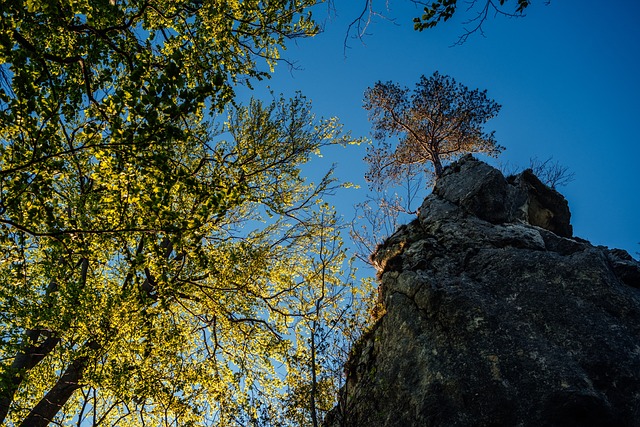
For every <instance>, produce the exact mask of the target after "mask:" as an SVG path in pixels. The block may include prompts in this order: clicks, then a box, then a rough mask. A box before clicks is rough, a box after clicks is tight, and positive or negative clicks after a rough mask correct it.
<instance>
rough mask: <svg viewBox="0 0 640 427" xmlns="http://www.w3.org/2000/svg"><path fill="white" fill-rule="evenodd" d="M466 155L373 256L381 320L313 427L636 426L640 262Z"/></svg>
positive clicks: (560, 206)
mask: <svg viewBox="0 0 640 427" xmlns="http://www.w3.org/2000/svg"><path fill="white" fill-rule="evenodd" d="M569 219H570V213H569V208H568V205H567V202H566V200H565V199H564V198H563V197H562V195H560V194H559V193H557V192H556V191H555V190H552V189H550V188H548V187H546V186H544V185H543V184H542V183H541V182H540V181H539V180H538V179H537V178H536V177H535V176H534V175H533V174H531V173H530V171H525V172H523V173H522V174H520V175H518V176H515V177H509V178H504V177H503V176H502V174H501V173H500V172H499V171H498V170H496V169H494V168H492V167H491V166H489V165H487V164H485V163H482V162H480V161H477V160H476V159H474V158H473V157H470V156H467V157H465V158H463V159H461V160H460V161H459V162H457V163H454V164H453V165H451V166H450V167H448V168H447V169H446V171H445V173H444V174H443V176H442V177H441V178H440V179H439V180H438V182H437V184H436V187H435V188H434V191H433V193H432V194H431V195H430V196H429V197H427V199H425V201H424V203H423V204H422V207H421V209H420V213H419V215H418V218H416V219H415V220H414V221H413V222H411V223H410V224H408V225H406V226H403V227H401V228H400V229H399V230H398V231H397V232H396V233H395V234H393V235H392V236H391V237H389V239H387V241H386V242H385V243H384V244H383V245H381V246H380V247H379V248H378V250H377V251H376V253H375V254H374V255H373V257H372V259H373V260H374V263H375V264H376V265H377V267H378V269H379V278H380V298H381V302H382V304H383V307H384V315H383V316H382V317H381V318H380V319H379V320H378V321H377V323H376V324H375V325H374V326H373V328H372V329H371V330H370V331H368V332H367V333H366V334H365V335H364V337H363V338H362V340H361V341H360V342H359V343H358V344H357V345H356V346H355V347H354V348H353V349H352V355H351V358H350V360H349V362H348V363H347V365H346V367H345V370H346V372H347V383H346V385H345V387H344V389H343V398H342V402H341V403H340V405H339V406H338V407H336V408H335V409H334V410H333V411H332V412H330V413H329V415H328V416H327V419H326V420H325V426H326V427H339V426H342V427H360V426H362V427H364V426H372V427H392V426H393V427H401V426H402V427H411V426H447V427H455V426H478V427H479V426H487V427H488V426H522V427H528V426H531V427H533V426H536V427H539V426H583V427H590V426H640V264H639V263H638V262H637V261H635V260H634V259H633V258H632V257H631V256H630V255H629V254H628V253H626V252H625V251H622V250H619V249H614V250H609V249H607V248H605V247H594V246H592V245H591V244H589V243H588V242H587V241H585V240H582V239H578V238H574V237H573V236H572V229H571V225H570V222H569Z"/></svg>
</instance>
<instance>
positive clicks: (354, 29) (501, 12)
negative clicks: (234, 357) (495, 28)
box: [345, 0, 551, 46]
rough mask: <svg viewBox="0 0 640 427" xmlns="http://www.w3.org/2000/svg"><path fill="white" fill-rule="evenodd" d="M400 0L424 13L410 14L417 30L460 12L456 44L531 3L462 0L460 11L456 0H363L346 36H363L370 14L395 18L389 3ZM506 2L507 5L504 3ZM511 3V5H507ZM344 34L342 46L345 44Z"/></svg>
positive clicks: (521, 0)
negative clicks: (490, 22) (360, 9)
mask: <svg viewBox="0 0 640 427" xmlns="http://www.w3.org/2000/svg"><path fill="white" fill-rule="evenodd" d="M401 1H405V2H407V1H408V2H411V3H413V4H414V5H415V6H416V7H417V8H420V7H421V8H422V10H423V13H422V15H420V16H417V17H414V18H413V28H414V29H415V30H416V31H424V30H425V29H429V28H433V27H435V26H437V25H438V24H440V23H441V22H446V21H448V20H449V19H451V18H452V17H454V15H463V16H464V17H465V18H464V21H463V23H462V25H463V32H462V34H461V35H460V37H459V38H458V41H457V42H456V43H455V44H456V45H460V44H463V43H465V42H466V41H467V39H468V38H469V37H470V36H472V35H473V34H476V33H479V34H482V35H484V29H483V25H484V24H485V23H486V21H487V20H488V19H489V18H491V17H495V16H505V17H512V18H517V17H523V16H525V12H526V9H527V8H528V7H530V6H531V3H532V2H531V0H469V1H464V2H463V3H464V5H463V6H461V9H463V11H462V12H459V10H458V7H459V4H458V1H457V0H435V1H423V0H362V12H361V13H360V14H359V15H358V16H356V17H354V19H353V21H352V22H351V23H350V25H349V28H348V30H347V35H346V38H348V37H355V38H362V37H364V36H365V35H366V34H367V30H368V29H369V26H370V24H371V23H372V20H373V18H375V17H381V18H384V19H390V20H393V21H395V20H396V17H392V16H391V13H390V9H391V6H392V5H393V4H395V3H399V2H401ZM541 2H542V3H544V4H546V5H548V4H550V3H551V1H550V0H543V1H541ZM506 3H508V5H507V6H505V4H506ZM509 6H513V7H509ZM400 25H403V24H400ZM346 38H345V46H346Z"/></svg>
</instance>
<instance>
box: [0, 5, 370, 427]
mask: <svg viewBox="0 0 640 427" xmlns="http://www.w3.org/2000/svg"><path fill="white" fill-rule="evenodd" d="M314 3H315V1H310V0H283V1H272V2H266V3H265V2H257V1H256V2H254V1H242V2H240V1H218V0H158V1H149V0H139V1H133V0H131V1H127V0H96V1H88V0H80V1H76V0H66V1H54V0H49V1H26V2H22V1H15V0H3V1H1V2H0V10H1V11H2V12H0V13H2V20H1V23H0V58H1V63H2V65H1V66H0V245H1V247H2V248H3V250H2V253H1V254H0V307H1V308H0V334H1V335H0V420H1V421H0V422H3V423H4V424H5V425H8V426H18V425H21V426H45V425H48V424H49V423H51V422H54V423H58V424H62V425H69V424H71V423H73V424H77V425H93V426H138V425H158V426H159V425H165V426H169V425H175V426H189V425H202V424H208V425H220V426H228V425H242V426H245V425H305V424H310V423H311V421H312V419H314V417H315V418H317V416H316V413H315V412H316V411H318V412H320V413H321V412H322V411H323V410H327V409H329V408H328V406H330V405H331V402H332V401H331V399H332V394H331V393H333V392H335V386H336V385H335V383H334V379H332V378H330V377H329V376H328V375H327V372H328V371H327V370H328V369H330V368H331V367H332V365H331V364H332V363H335V361H333V359H331V357H332V356H333V354H331V353H330V352H328V351H327V350H326V349H324V348H323V346H324V347H326V346H327V343H328V340H331V339H338V340H339V339H341V338H339V337H338V338H332V337H329V336H327V331H328V330H332V331H336V330H340V329H341V328H344V330H345V334H343V335H339V336H342V337H348V336H349V333H350V331H353V330H354V329H356V327H355V326H354V325H356V324H357V322H359V319H361V317H358V313H357V310H358V309H357V307H356V305H357V304H356V305H347V304H346V303H345V302H344V301H345V300H349V301H352V300H353V301H352V302H354V301H355V300H356V299H357V295H354V294H353V292H358V290H357V289H353V288H351V287H348V286H347V284H348V282H349V280H350V276H349V270H348V266H347V264H346V262H347V261H348V260H346V259H345V256H344V253H343V251H341V250H340V247H341V246H340V245H341V242H340V238H339V224H338V222H337V219H336V216H335V213H334V212H333V210H332V209H331V207H329V206H328V205H326V203H324V202H323V201H322V196H323V194H325V193H326V192H329V191H331V190H332V189H333V188H334V187H335V186H336V185H338V184H337V183H336V182H335V181H334V179H333V178H332V177H331V175H330V174H327V175H326V176H325V177H324V178H323V179H321V180H320V182H317V183H315V184H313V183H308V182H306V181H305V180H304V179H303V177H302V175H301V166H302V165H303V164H304V163H306V162H307V161H308V160H309V159H310V158H311V157H312V156H313V155H314V154H317V153H319V151H320V150H321V149H322V148H323V147H325V146H328V145H334V144H347V143H351V142H353V141H352V140H351V138H350V137H349V136H348V134H343V133H342V130H341V127H340V125H339V124H338V123H337V121H336V120H333V119H330V120H319V119H316V118H315V117H314V116H313V114H312V113H311V111H310V107H309V104H308V102H307V101H306V100H305V99H304V98H303V97H301V96H297V97H295V98H293V99H291V100H286V99H283V98H274V99H273V100H272V101H271V102H267V103H264V102H260V101H257V100H254V101H251V103H250V104H248V105H246V106H242V105H237V104H236V103H235V102H232V101H233V95H234V87H235V86H236V85H238V84H250V82H251V80H252V79H260V78H264V77H266V76H267V75H268V74H267V73H266V72H265V71H264V70H263V68H264V67H270V66H271V67H272V66H274V65H275V63H276V61H278V58H279V52H280V50H281V49H282V48H283V47H284V42H285V40H286V39H287V38H291V37H300V36H307V35H312V34H314V33H315V32H316V26H315V24H314V23H313V21H312V20H311V16H310V14H308V13H307V12H306V10H307V8H308V7H309V6H311V5H312V4H314ZM208 114H211V116H212V118H211V119H207V117H208V116H207V115H208ZM221 120H224V123H222V122H221ZM330 319H331V321H330ZM344 339H348V338H344ZM310 350H312V351H310ZM312 401H313V403H314V404H313V405H311V402H312ZM327 402H329V403H327ZM288 413H289V414H291V413H297V414H298V416H297V418H293V417H289V418H287V417H286V414H288Z"/></svg>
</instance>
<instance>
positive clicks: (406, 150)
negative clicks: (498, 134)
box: [364, 72, 502, 188]
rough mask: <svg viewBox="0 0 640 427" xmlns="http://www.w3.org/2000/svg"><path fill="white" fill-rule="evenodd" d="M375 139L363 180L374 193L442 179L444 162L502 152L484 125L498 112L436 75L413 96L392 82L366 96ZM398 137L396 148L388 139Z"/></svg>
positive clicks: (479, 95) (481, 96)
mask: <svg viewBox="0 0 640 427" xmlns="http://www.w3.org/2000/svg"><path fill="white" fill-rule="evenodd" d="M364 108H365V109H366V110H367V111H369V120H370V121H371V123H372V127H373V136H374V138H376V139H377V140H378V141H379V142H380V143H379V144H378V145H377V146H372V147H370V148H369V149H368V152H367V156H366V157H365V160H366V161H367V163H369V170H368V172H367V174H366V178H367V180H368V181H369V182H371V183H372V185H373V186H374V187H376V188H380V187H383V186H384V185H385V184H386V183H389V182H395V183H398V182H399V181H400V180H402V179H404V178H405V177H411V176H415V175H416V174H418V173H427V174H431V173H434V174H435V176H436V177H438V176H440V174H441V173H442V170H443V161H445V160H451V159H454V158H456V157H459V156H461V155H463V154H466V153H486V154H489V155H496V154H498V153H499V152H500V151H501V150H502V147H501V146H500V145H498V144H497V142H496V140H495V136H494V132H490V133H486V132H485V131H484V124H485V123H486V122H487V121H488V120H489V119H491V118H493V117H494V116H496V115H497V114H498V112H499V111H500V105H499V104H498V103H496V102H495V101H493V100H492V99H490V98H488V97H487V92H486V91H480V90H479V89H474V90H470V89H469V88H467V87H466V86H464V85H463V84H460V83H457V82H456V81H455V79H453V78H451V77H449V76H446V75H442V74H440V73H438V72H435V73H434V74H433V75H432V76H430V77H425V76H422V77H421V78H420V81H419V82H418V83H417V84H416V87H415V89H414V90H413V92H411V93H410V92H409V89H408V88H402V87H400V86H399V85H397V84H395V83H393V82H386V83H382V82H378V83H376V84H375V85H374V86H373V87H370V88H368V89H367V90H366V91H365V93H364ZM392 136H398V137H399V138H400V139H399V142H398V144H397V146H396V147H395V148H392V145H391V144H390V143H389V142H388V141H387V138H388V137H392Z"/></svg>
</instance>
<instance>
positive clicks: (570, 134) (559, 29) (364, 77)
mask: <svg viewBox="0 0 640 427" xmlns="http://www.w3.org/2000/svg"><path fill="white" fill-rule="evenodd" d="M374 1H375V0H374ZM335 3H336V8H337V11H336V14H335V15H332V16H329V15H328V14H327V9H326V5H320V6H318V7H317V8H316V10H315V15H316V18H317V19H319V20H322V21H325V20H326V22H325V23H324V27H325V31H324V32H323V33H322V34H320V35H318V36H316V37H314V38H312V39H304V40H298V41H296V43H291V44H290V46H289V49H288V50H287V52H285V54H284V56H285V57H286V58H287V59H288V60H292V61H295V62H296V65H297V67H298V68H299V69H298V70H294V71H290V70H289V69H288V68H287V66H286V65H284V64H282V65H280V66H279V67H278V68H277V69H276V72H275V73H274V75H273V78H272V79H271V80H270V81H267V82H263V83H261V84H259V85H257V86H256V89H255V92H254V95H255V96H257V97H262V98H264V97H265V96H266V86H270V87H271V88H272V89H273V90H274V91H275V92H276V93H284V94H285V95H289V96H291V95H293V94H294V92H295V91H301V92H302V93H303V94H304V95H306V96H307V97H308V98H309V99H311V100H312V102H313V107H314V111H315V113H316V114H317V115H318V116H324V117H330V116H336V117H338V118H339V119H340V120H341V122H342V123H343V124H344V126H345V128H346V129H349V130H351V131H352V133H353V134H354V135H355V136H369V135H370V126H369V122H368V120H367V116H366V112H365V111H364V110H363V109H362V94H363V92H364V90H365V89H366V88H367V87H368V86H371V85H373V84H374V83H375V82H376V81H378V80H383V81H387V80H393V81H395V82H397V83H400V84H402V85H405V86H409V87H412V86H413V85H414V84H415V82H417V81H418V78H419V77H420V75H422V74H425V75H430V74H432V73H433V72H434V71H436V70H438V71H440V72H441V73H444V74H448V75H450V76H452V77H454V78H455V79H456V80H457V81H459V82H460V83H463V84H465V85H467V86H469V87H470V88H480V89H487V90H488V94H489V96H490V97H492V98H493V99H495V100H496V101H497V102H499V103H500V104H502V111H501V112H500V114H499V116H498V117H497V118H495V119H493V120H491V121H490V122H489V124H488V129H490V130H491V129H493V130H495V131H496V137H497V139H498V142H499V143H500V144H501V145H503V146H505V147H506V148H507V149H506V151H505V152H504V153H503V154H502V155H501V157H500V158H499V161H500V162H503V163H505V162H509V163H510V164H517V165H522V166H526V165H527V164H528V162H529V159H530V158H532V157H537V158H539V159H546V158H547V157H550V156H553V158H554V160H557V161H559V162H560V163H561V164H563V165H565V166H567V167H569V168H570V170H571V171H573V172H574V173H575V181H574V182H572V183H570V184H569V185H568V186H566V187H563V188H560V191H561V192H562V193H563V194H564V195H565V197H567V199H568V201H569V206H570V208H571V212H572V223H573V226H574V234H575V235H576V236H579V237H582V238H585V239H588V240H590V241H591V242H592V243H593V244H596V245H606V246H610V247H618V248H622V249H626V250H627V251H629V252H630V253H631V254H632V255H634V256H635V257H636V258H637V257H638V254H637V252H640V244H638V242H640V223H639V221H638V212H639V211H640V197H639V195H640V191H639V187H640V166H639V161H640V136H639V135H640V25H638V20H640V2H639V1H637V0H627V1H616V2H603V1H595V0H580V1H578V0H574V1H569V0H563V1H562V0H552V2H551V4H550V5H548V6H545V5H544V1H542V0H536V1H533V2H532V5H531V6H530V8H528V9H527V16H526V17H524V18H518V19H513V18H504V17H497V18H495V19H489V21H488V22H486V24H485V26H484V29H485V36H486V37H483V36H481V35H479V34H476V35H474V36H472V37H470V38H469V40H468V41H467V42H466V43H465V44H464V45H462V46H458V47H451V45H452V44H453V43H454V42H455V41H456V40H457V39H458V36H459V35H461V34H462V32H463V23H462V21H463V20H464V19H465V18H468V17H469V15H462V14H460V13H459V15H460V16H458V17H457V18H455V19H452V20H450V21H448V22H446V23H442V24H440V25H439V26H438V27H437V28H435V29H431V30H425V31H424V32H422V33H419V32H415V31H413V29H412V23H411V19H412V17H414V16H417V15H419V12H420V10H419V9H416V7H415V6H414V5H413V3H412V2H411V1H409V0H390V7H391V9H390V10H385V9H384V3H385V1H383V0H378V1H377V3H379V5H378V7H379V8H382V9H381V11H383V12H384V13H385V15H386V17H388V18H389V20H385V19H376V20H375V21H374V22H373V23H372V24H371V26H370V27H369V34H368V35H366V36H365V37H364V38H363V39H362V40H357V39H349V40H348V45H349V49H347V51H346V57H345V51H344V46H343V42H344V39H345V34H346V31H347V27H348V24H349V22H351V21H352V20H353V19H354V18H355V17H357V16H358V15H359V14H360V12H361V9H362V8H363V6H364V0H336V1H335ZM461 3H463V2H461ZM462 7H464V4H462ZM460 12H462V10H461V11H460ZM392 19H394V20H395V21H391V20H392ZM245 95H246V94H245ZM364 155H365V147H364V146H360V147H352V148H349V149H346V150H336V151H331V152H329V153H326V155H325V156H324V157H323V159H321V160H319V161H315V162H314V163H313V167H314V168H318V169H326V168H328V167H329V166H330V165H331V164H332V163H334V162H336V163H337V164H338V167H337V170H336V173H337V175H338V177H339V178H340V179H341V180H345V181H352V182H356V183H359V184H361V185H362V188H361V189H360V190H353V189H352V190H345V192H344V193H340V194H339V195H338V197H337V198H336V199H335V200H332V202H333V203H335V204H336V205H337V206H338V208H339V211H340V213H342V214H343V215H344V217H345V218H346V219H351V218H352V217H353V207H352V206H353V204H354V203H356V202H357V201H361V200H363V199H364V198H365V192H366V184H365V183H364V179H363V174H364V171H365V169H366V165H365V164H364V163H363V162H362V158H363V157H364ZM310 173H312V174H313V171H311V172H310Z"/></svg>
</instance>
